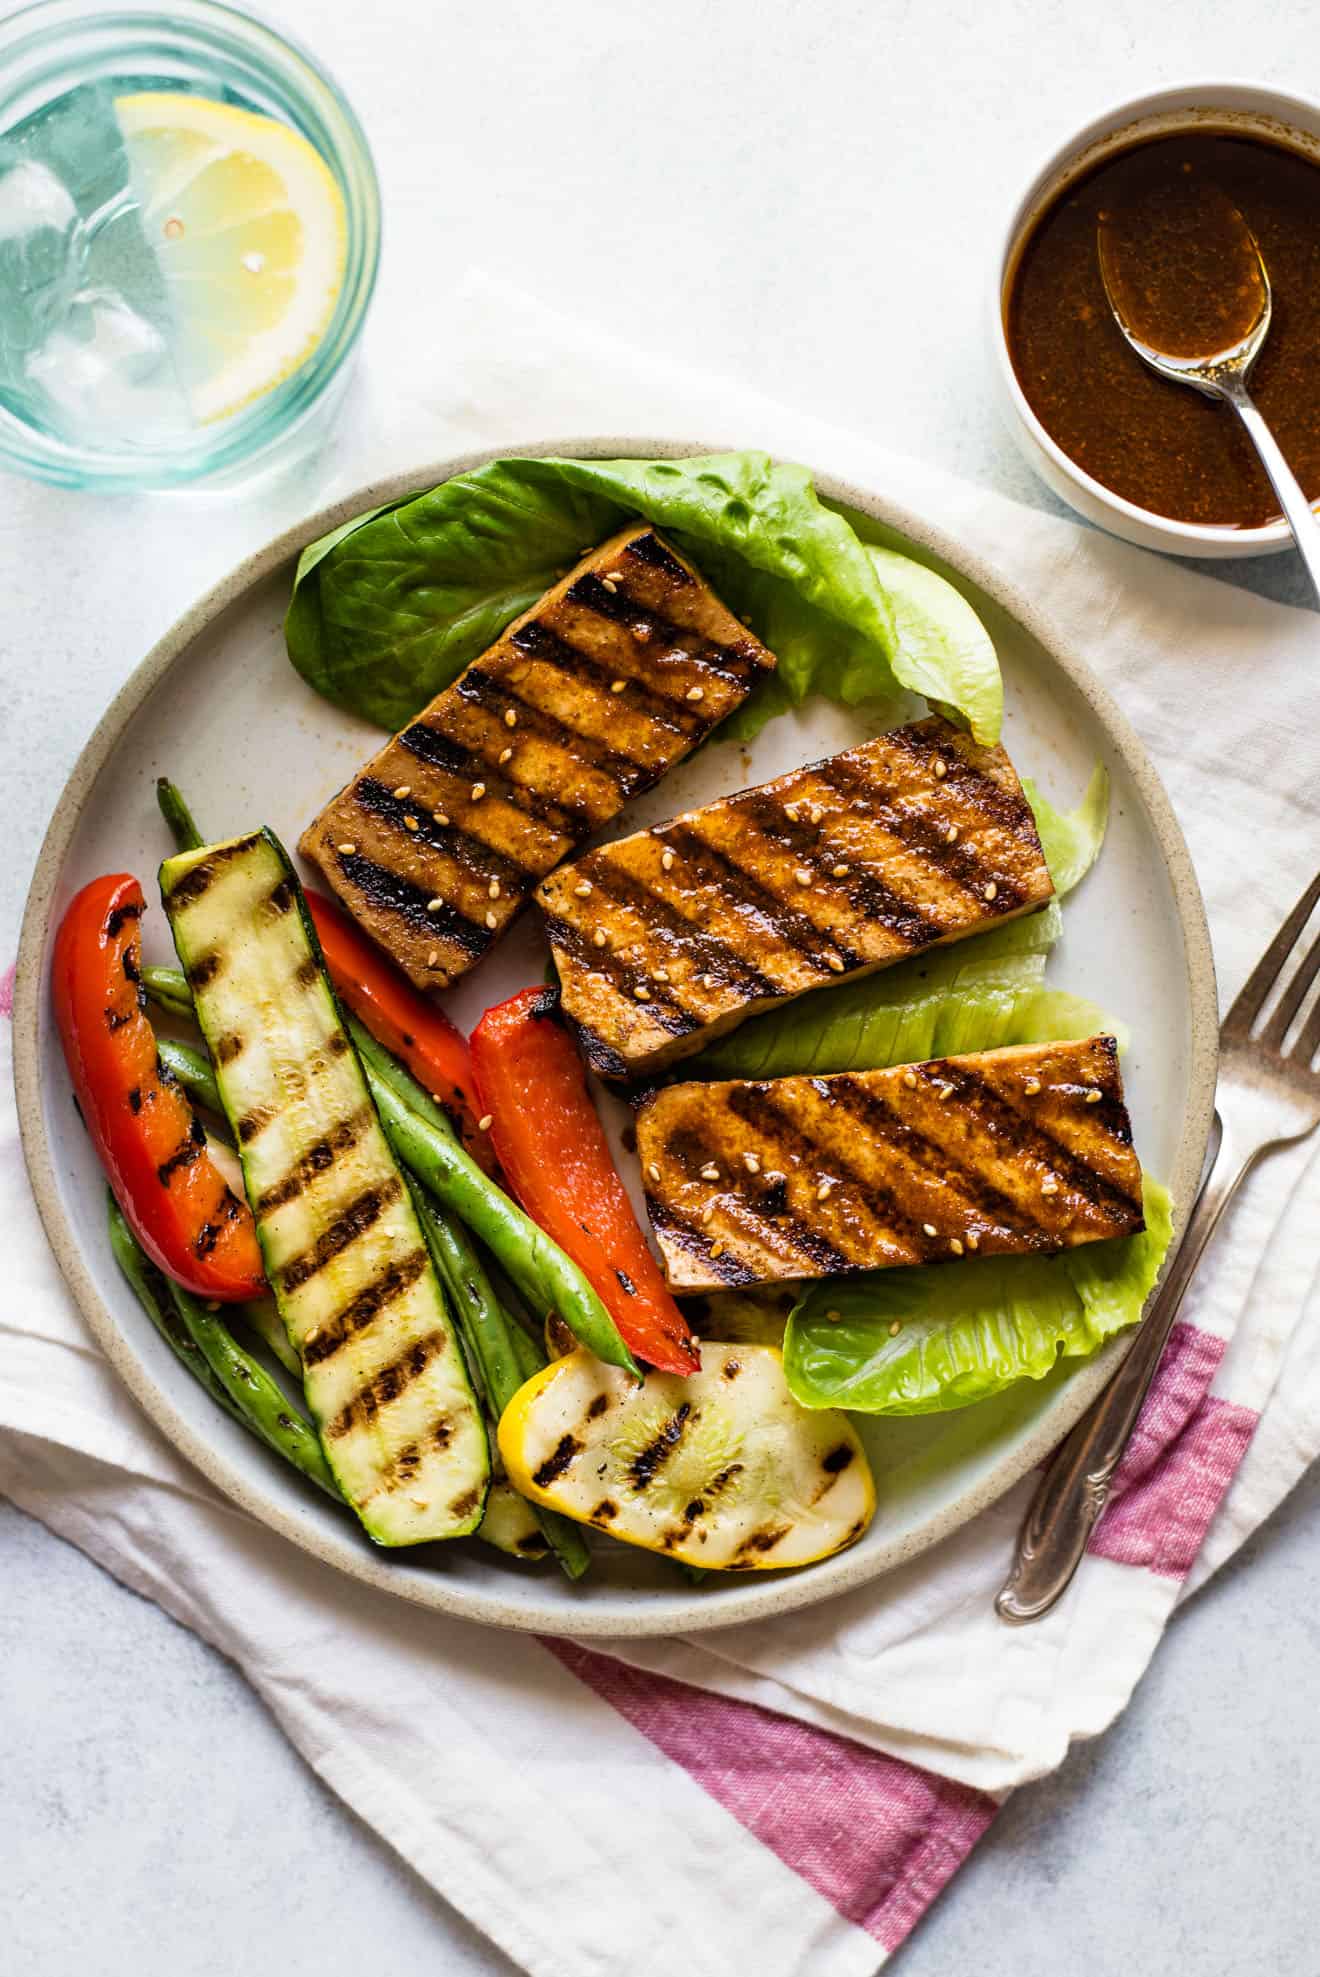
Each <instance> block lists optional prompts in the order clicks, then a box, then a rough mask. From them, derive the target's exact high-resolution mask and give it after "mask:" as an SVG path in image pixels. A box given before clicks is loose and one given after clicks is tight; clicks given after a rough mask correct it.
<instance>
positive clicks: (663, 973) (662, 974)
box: [655, 968, 669, 982]
mask: <svg viewBox="0 0 1320 1977" xmlns="http://www.w3.org/2000/svg"><path fill="white" fill-rule="evenodd" d="M655 978H656V980H657V981H658V982H667V981H668V980H669V970H668V968H657V969H656V970H655Z"/></svg>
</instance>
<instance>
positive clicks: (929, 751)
mask: <svg viewBox="0 0 1320 1977" xmlns="http://www.w3.org/2000/svg"><path fill="white" fill-rule="evenodd" d="M891 739H892V740H893V741H894V742H896V743H897V745H898V746H899V747H900V748H902V749H903V750H905V751H906V753H907V754H909V755H910V756H912V757H913V759H914V760H916V761H918V762H920V763H921V765H922V767H923V769H924V768H926V767H927V766H928V765H929V766H930V768H931V771H932V773H933V769H934V761H935V757H936V756H938V757H939V758H940V760H941V761H942V762H943V763H944V767H945V775H944V779H943V780H944V785H945V788H946V790H947V791H948V792H949V794H950V795H953V794H955V793H956V794H957V795H958V796H960V797H962V798H963V799H964V800H965V801H966V802H967V803H968V804H970V805H971V806H972V807H973V808H974V809H976V810H979V811H981V812H982V814H983V815H985V816H987V817H991V818H993V820H994V821H995V823H997V824H998V825H1000V827H1001V828H1002V829H1003V830H1006V831H1008V832H1009V833H1010V834H1011V835H1012V836H1013V837H1021V836H1023V835H1026V836H1027V837H1028V838H1029V839H1035V837H1036V835H1037V832H1036V820H1035V817H1034V815H1033V814H1032V809H1031V805H1030V804H1029V803H1028V802H1027V799H1026V797H1025V796H1024V795H1023V794H1022V793H1021V787H1020V785H1019V786H1018V787H1017V788H1016V789H1011V788H1010V789H1005V788H1003V786H1002V785H1001V784H999V783H997V782H996V781H995V780H994V778H993V777H992V776H988V775H986V774H984V773H983V771H982V770H980V769H979V768H978V767H977V766H976V764H975V762H972V761H969V760H968V758H967V756H966V755H964V754H963V752H962V751H961V749H959V748H958V747H957V746H956V744H954V743H951V742H950V740H949V738H948V730H947V727H946V725H945V724H944V723H942V722H935V721H917V722H915V723H914V724H913V725H912V726H911V727H907V728H896V729H895V730H894V732H893V735H892V737H891Z"/></svg>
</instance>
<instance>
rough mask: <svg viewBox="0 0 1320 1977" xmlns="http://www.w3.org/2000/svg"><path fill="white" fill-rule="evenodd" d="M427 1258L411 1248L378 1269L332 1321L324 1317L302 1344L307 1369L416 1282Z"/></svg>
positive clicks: (317, 1362)
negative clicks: (324, 1319) (404, 1254)
mask: <svg viewBox="0 0 1320 1977" xmlns="http://www.w3.org/2000/svg"><path fill="white" fill-rule="evenodd" d="M426 1264H427V1256H426V1251H425V1250H424V1249H415V1250H414V1251H413V1252H412V1254H411V1255H410V1256H405V1257H403V1258H401V1259H400V1261H399V1262H397V1263H391V1264H390V1266H389V1268H388V1269H386V1270H382V1272H381V1274H380V1275H379V1276H378V1277H377V1278H376V1280H375V1282H374V1283H371V1284H368V1285H367V1287H366V1289H365V1290H361V1291H359V1292H358V1294H357V1296H356V1297H355V1298H354V1299H353V1300H352V1302H351V1303H350V1304H346V1305H345V1306H344V1308H343V1310H342V1311H337V1312H336V1313H335V1315H334V1316H333V1318H327V1320H326V1322H325V1323H324V1324H323V1325H320V1326H318V1327H317V1329H316V1331H314V1332H313V1333H312V1334H311V1336H310V1338H308V1339H306V1340H305V1341H304V1342H303V1347H302V1359H303V1365H304V1366H307V1367H311V1366H320V1365H322V1364H323V1363H324V1362H325V1361H326V1360H327V1359H331V1358H333V1357H334V1355H335V1353H337V1352H338V1351H339V1349H340V1347H341V1346H344V1345H347V1344H348V1342H349V1340H350V1339H351V1338H353V1337H354V1336H355V1334H356V1333H358V1332H360V1331H362V1330H363V1329H364V1328H365V1327H366V1326H367V1325H370V1324H371V1322H372V1320H373V1319H374V1318H375V1317H376V1316H377V1314H378V1313H379V1312H381V1311H383V1310H384V1309H385V1307H386V1305H389V1304H392V1303H393V1302H394V1300H395V1298H396V1297H402V1296H403V1294H404V1292H405V1291H409V1290H411V1289H412V1287H413V1285H414V1284H415V1283H416V1282H417V1279H418V1278H419V1277H420V1276H421V1275H422V1274H423V1272H424V1271H425V1269H426Z"/></svg>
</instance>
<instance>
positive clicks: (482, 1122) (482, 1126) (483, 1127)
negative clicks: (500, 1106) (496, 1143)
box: [477, 1112, 495, 1133]
mask: <svg viewBox="0 0 1320 1977" xmlns="http://www.w3.org/2000/svg"><path fill="white" fill-rule="evenodd" d="M494 1118H495V1114H494V1113H493V1112H483V1113H482V1115H481V1117H480V1118H479V1119H478V1121H477V1131H478V1132H479V1133H488V1132H489V1131H490V1129H491V1124H492V1121H493V1120H494Z"/></svg>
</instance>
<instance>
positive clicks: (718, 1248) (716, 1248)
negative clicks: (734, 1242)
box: [710, 1242, 724, 1257]
mask: <svg viewBox="0 0 1320 1977" xmlns="http://www.w3.org/2000/svg"><path fill="white" fill-rule="evenodd" d="M710 1253H711V1256H712V1257H715V1256H723V1254H724V1244H723V1243H722V1242H713V1243H712V1244H711V1246H710Z"/></svg>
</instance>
